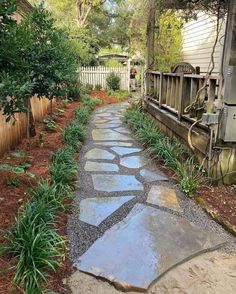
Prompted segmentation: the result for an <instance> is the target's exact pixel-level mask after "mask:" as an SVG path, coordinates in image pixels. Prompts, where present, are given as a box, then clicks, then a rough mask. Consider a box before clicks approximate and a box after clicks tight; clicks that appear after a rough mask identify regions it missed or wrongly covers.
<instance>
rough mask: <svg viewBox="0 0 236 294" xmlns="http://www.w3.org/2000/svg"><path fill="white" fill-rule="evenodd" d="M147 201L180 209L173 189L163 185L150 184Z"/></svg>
mask: <svg viewBox="0 0 236 294" xmlns="http://www.w3.org/2000/svg"><path fill="white" fill-rule="evenodd" d="M147 203H150V204H153V205H158V206H161V207H166V208H169V209H172V210H177V211H180V210H181V208H180V206H179V202H178V199H177V196H176V193H175V191H174V190H173V189H170V188H168V187H164V186H152V188H151V190H150V192H149V193H148V197H147Z"/></svg>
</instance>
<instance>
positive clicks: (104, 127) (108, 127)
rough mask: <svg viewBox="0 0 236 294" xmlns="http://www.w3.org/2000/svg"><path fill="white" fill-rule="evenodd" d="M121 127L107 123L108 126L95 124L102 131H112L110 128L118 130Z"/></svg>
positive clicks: (117, 124)
mask: <svg viewBox="0 0 236 294" xmlns="http://www.w3.org/2000/svg"><path fill="white" fill-rule="evenodd" d="M120 125H121V123H116V124H113V123H106V124H95V126H96V127H98V128H100V129H110V128H117V127H119V126H120Z"/></svg>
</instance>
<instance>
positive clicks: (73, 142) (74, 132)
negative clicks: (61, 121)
mask: <svg viewBox="0 0 236 294" xmlns="http://www.w3.org/2000/svg"><path fill="white" fill-rule="evenodd" d="M85 133H86V127H85V126H84V125H83V124H80V123H77V122H76V121H74V122H72V123H70V124H69V125H68V126H67V127H66V128H65V130H64V132H63V141H64V143H66V144H67V145H68V146H71V147H73V148H74V150H78V148H79V147H80V145H81V141H83V139H84V137H85Z"/></svg>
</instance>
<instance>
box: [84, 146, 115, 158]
mask: <svg viewBox="0 0 236 294" xmlns="http://www.w3.org/2000/svg"><path fill="white" fill-rule="evenodd" d="M85 158H87V159H108V160H109V159H110V160H112V159H114V158H115V155H114V154H112V153H111V152H109V151H106V150H103V149H99V148H93V149H91V150H89V151H88V152H87V153H86V154H85Z"/></svg>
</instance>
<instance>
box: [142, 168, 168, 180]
mask: <svg viewBox="0 0 236 294" xmlns="http://www.w3.org/2000/svg"><path fill="white" fill-rule="evenodd" d="M140 175H141V176H142V177H143V178H144V179H145V181H146V182H154V181H169V179H168V178H167V177H165V176H163V175H162V174H161V173H160V172H159V171H158V172H157V171H155V172H154V171H150V170H148V169H145V168H144V169H141V171H140Z"/></svg>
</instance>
